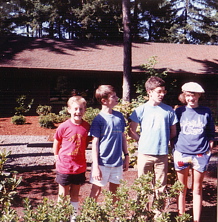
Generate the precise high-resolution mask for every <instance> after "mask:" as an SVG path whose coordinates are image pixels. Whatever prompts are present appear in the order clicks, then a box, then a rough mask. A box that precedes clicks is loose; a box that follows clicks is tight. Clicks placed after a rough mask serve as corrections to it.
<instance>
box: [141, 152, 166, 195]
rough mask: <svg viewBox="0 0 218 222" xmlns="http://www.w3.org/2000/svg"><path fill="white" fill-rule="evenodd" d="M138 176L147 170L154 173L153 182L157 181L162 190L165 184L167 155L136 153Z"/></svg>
mask: <svg viewBox="0 0 218 222" xmlns="http://www.w3.org/2000/svg"><path fill="white" fill-rule="evenodd" d="M137 166H138V177H140V176H141V175H143V174H146V173H148V172H152V173H154V183H155V182H156V181H159V182H160V184H161V187H160V189H159V191H160V192H163V191H164V189H165V187H166V184H167V172H168V155H147V154H142V153H139V154H138V165H137Z"/></svg>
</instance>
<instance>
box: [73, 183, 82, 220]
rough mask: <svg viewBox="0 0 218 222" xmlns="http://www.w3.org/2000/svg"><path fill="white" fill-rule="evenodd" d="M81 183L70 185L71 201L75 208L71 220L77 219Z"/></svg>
mask: <svg viewBox="0 0 218 222" xmlns="http://www.w3.org/2000/svg"><path fill="white" fill-rule="evenodd" d="M80 187H81V185H76V184H71V186H70V203H71V205H72V206H73V208H74V212H73V214H72V216H71V221H73V219H75V217H76V216H77V214H78V210H79V191H80Z"/></svg>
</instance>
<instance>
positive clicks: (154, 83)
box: [145, 76, 165, 91]
mask: <svg viewBox="0 0 218 222" xmlns="http://www.w3.org/2000/svg"><path fill="white" fill-rule="evenodd" d="M160 86H165V81H164V80H163V79H161V78H160V77H157V76H152V77H150V78H149V79H148V80H147V81H146V83H145V89H146V91H149V90H153V89H155V88H157V87H160Z"/></svg>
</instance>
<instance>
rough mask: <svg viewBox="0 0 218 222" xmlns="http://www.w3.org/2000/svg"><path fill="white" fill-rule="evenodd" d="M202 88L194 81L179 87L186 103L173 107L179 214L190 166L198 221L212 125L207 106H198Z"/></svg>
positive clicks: (197, 219)
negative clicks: (176, 121) (175, 123)
mask: <svg viewBox="0 0 218 222" xmlns="http://www.w3.org/2000/svg"><path fill="white" fill-rule="evenodd" d="M202 93H204V89H203V88H202V87H201V85H199V84H198V83H196V82H188V83H185V84H184V85H183V86H182V94H180V96H179V100H180V101H181V102H182V103H184V104H186V105H185V106H182V107H179V108H177V109H176V111H175V112H176V115H177V118H178V120H179V123H178V127H177V133H178V135H177V137H176V139H175V150H174V154H173V155H174V167H175V170H176V171H177V177H178V180H179V181H180V182H181V183H182V184H183V185H184V189H183V191H182V192H180V194H179V198H178V211H179V215H181V214H183V213H185V198H186V192H187V181H188V175H189V169H192V177H193V185H192V187H193V220H194V222H199V221H200V215H201V206H202V182H203V179H204V174H205V171H206V167H207V165H208V162H209V159H210V156H211V152H210V150H211V149H212V147H213V139H214V132H215V126H214V122H213V118H212V114H211V111H210V109H209V108H207V107H204V106H200V105H199V98H200V97H201V95H202Z"/></svg>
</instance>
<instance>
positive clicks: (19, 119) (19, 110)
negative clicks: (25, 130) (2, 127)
mask: <svg viewBox="0 0 218 222" xmlns="http://www.w3.org/2000/svg"><path fill="white" fill-rule="evenodd" d="M26 99H27V97H26V96H25V95H21V96H19V97H18V98H17V99H16V102H17V103H18V104H19V106H17V107H15V115H14V116H13V117H12V118H11V121H12V123H13V124H16V125H23V124H24V123H25V122H26V119H25V117H24V114H25V113H27V112H29V111H30V109H31V107H32V104H33V102H34V99H31V100H30V102H29V103H27V102H26Z"/></svg>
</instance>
